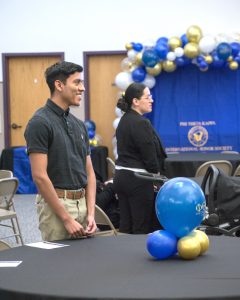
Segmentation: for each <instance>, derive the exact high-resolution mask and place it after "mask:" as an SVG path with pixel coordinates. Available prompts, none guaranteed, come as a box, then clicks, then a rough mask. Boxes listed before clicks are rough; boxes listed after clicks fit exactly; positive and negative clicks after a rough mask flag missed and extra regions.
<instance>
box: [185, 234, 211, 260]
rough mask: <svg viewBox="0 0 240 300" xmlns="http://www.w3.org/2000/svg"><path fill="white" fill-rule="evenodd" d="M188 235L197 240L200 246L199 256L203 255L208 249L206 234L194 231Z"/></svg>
mask: <svg viewBox="0 0 240 300" xmlns="http://www.w3.org/2000/svg"><path fill="white" fill-rule="evenodd" d="M190 235H191V236H193V237H195V238H197V239H198V240H199V242H200V246H201V251H200V255H201V254H203V253H205V252H206V251H207V250H208V248H209V238H208V236H207V235H206V233H205V232H203V231H201V230H197V229H195V230H193V231H192V232H191V234H190Z"/></svg>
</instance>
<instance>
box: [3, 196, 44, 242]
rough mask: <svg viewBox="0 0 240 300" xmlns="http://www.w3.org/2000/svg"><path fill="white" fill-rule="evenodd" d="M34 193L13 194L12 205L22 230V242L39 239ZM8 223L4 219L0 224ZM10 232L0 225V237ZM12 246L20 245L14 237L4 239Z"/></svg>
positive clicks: (10, 232) (10, 231)
mask: <svg viewBox="0 0 240 300" xmlns="http://www.w3.org/2000/svg"><path fill="white" fill-rule="evenodd" d="M35 197H36V195H29V194H27V195H23V194H21V195H19V194H17V195H15V197H14V205H15V209H16V212H17V216H18V221H19V225H20V228H21V231H22V236H23V241H24V244H27V243H33V242H38V241H41V240H42V238H41V234H40V231H39V229H38V216H37V211H36V206H35ZM6 223H10V221H8V220H7V221H4V222H2V223H1V224H6ZM10 234H12V230H11V229H10V228H6V227H3V226H0V239H2V237H4V236H8V235H10ZM4 240H5V241H6V242H8V243H9V244H10V245H11V246H12V247H16V246H20V244H17V243H16V240H15V238H14V237H11V238H7V239H4Z"/></svg>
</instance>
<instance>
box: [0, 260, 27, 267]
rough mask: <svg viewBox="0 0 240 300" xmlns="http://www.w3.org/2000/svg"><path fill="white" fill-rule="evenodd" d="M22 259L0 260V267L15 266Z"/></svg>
mask: <svg viewBox="0 0 240 300" xmlns="http://www.w3.org/2000/svg"><path fill="white" fill-rule="evenodd" d="M21 263H22V261H0V268H9V267H17V266H19V265H20V264H21Z"/></svg>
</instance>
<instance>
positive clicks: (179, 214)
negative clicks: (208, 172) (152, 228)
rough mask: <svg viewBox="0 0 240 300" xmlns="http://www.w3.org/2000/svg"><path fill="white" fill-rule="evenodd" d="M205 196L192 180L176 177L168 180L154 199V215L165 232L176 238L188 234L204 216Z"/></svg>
mask: <svg viewBox="0 0 240 300" xmlns="http://www.w3.org/2000/svg"><path fill="white" fill-rule="evenodd" d="M205 208H206V202H205V196H204V194H203V191H202V189H201V188H200V186H199V185H198V184H197V183H196V182H195V181H193V180H191V179H188V178H185V177H177V178H173V179H170V180H168V181H167V182H166V183H164V185H163V186H162V188H161V189H160V191H159V192H158V195H157V198H156V214H157V217H158V220H159V222H160V223H161V224H162V226H163V227H164V229H165V230H167V231H169V232H171V233H172V234H174V235H175V236H177V237H183V236H185V235H187V234H188V233H190V232H191V231H192V230H193V229H194V228H196V227H197V226H198V225H200V223H201V222H202V220H203V218H204V215H205Z"/></svg>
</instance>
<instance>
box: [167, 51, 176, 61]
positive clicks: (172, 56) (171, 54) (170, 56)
mask: <svg viewBox="0 0 240 300" xmlns="http://www.w3.org/2000/svg"><path fill="white" fill-rule="evenodd" d="M167 59H168V60H170V61H174V60H175V59H176V54H175V53H174V52H172V51H170V52H168V54H167Z"/></svg>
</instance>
